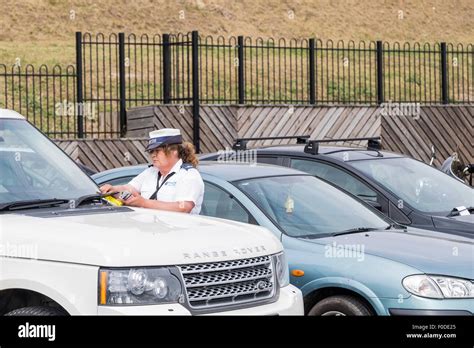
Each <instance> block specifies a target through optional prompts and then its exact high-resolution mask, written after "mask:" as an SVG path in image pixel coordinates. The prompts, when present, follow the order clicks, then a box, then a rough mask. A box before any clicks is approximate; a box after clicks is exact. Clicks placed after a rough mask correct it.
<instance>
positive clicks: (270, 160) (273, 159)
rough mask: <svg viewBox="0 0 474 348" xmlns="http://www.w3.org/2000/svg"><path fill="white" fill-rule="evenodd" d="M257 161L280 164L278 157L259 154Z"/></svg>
mask: <svg viewBox="0 0 474 348" xmlns="http://www.w3.org/2000/svg"><path fill="white" fill-rule="evenodd" d="M257 162H258V163H266V164H278V157H263V156H258V159H257Z"/></svg>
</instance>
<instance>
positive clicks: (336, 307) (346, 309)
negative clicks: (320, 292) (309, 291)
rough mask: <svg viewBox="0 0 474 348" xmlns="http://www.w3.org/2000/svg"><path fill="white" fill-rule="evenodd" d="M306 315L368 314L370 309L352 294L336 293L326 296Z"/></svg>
mask: <svg viewBox="0 0 474 348" xmlns="http://www.w3.org/2000/svg"><path fill="white" fill-rule="evenodd" d="M308 315H314V316H369V315H372V313H371V312H370V310H369V309H368V308H367V307H366V306H365V305H364V304H363V303H362V302H361V301H359V300H357V299H355V298H354V297H352V296H347V295H338V296H331V297H327V298H325V299H323V300H321V301H319V302H318V303H316V304H315V305H314V306H313V308H311V310H310V311H309V313H308Z"/></svg>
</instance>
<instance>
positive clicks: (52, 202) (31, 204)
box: [0, 198, 69, 211]
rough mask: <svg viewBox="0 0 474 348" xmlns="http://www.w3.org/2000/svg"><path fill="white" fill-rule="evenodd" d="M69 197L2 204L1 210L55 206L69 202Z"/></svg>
mask: <svg viewBox="0 0 474 348" xmlns="http://www.w3.org/2000/svg"><path fill="white" fill-rule="evenodd" d="M68 202H69V199H57V198H51V199H33V200H24V201H15V202H8V203H3V204H0V211H13V210H23V209H33V208H44V207H53V206H57V205H61V204H64V203H68Z"/></svg>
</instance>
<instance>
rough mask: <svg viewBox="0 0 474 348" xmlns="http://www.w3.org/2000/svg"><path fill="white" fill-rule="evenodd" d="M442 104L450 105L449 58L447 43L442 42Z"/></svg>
mask: <svg viewBox="0 0 474 348" xmlns="http://www.w3.org/2000/svg"><path fill="white" fill-rule="evenodd" d="M441 102H442V103H443V104H449V99H448V57H447V51H446V42H441Z"/></svg>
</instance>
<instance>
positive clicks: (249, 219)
mask: <svg viewBox="0 0 474 348" xmlns="http://www.w3.org/2000/svg"><path fill="white" fill-rule="evenodd" d="M145 168H146V166H133V167H125V168H119V169H113V170H109V171H105V172H102V173H98V174H96V175H94V176H93V179H94V180H95V181H96V182H97V183H98V184H99V185H102V184H105V183H110V184H115V185H120V184H125V183H127V182H128V181H130V180H131V179H132V178H133V177H134V176H136V175H137V174H139V173H140V172H141V171H143V170H144V169H145ZM199 170H200V172H201V174H202V177H203V179H204V182H205V195H204V202H203V205H202V212H201V213H202V214H203V215H208V216H213V217H218V218H223V219H230V220H234V221H238V222H244V223H250V224H257V225H261V226H264V227H266V228H268V229H269V230H271V231H272V232H273V233H274V234H275V235H276V236H278V238H280V240H281V241H282V243H283V245H284V247H285V250H286V255H287V257H288V263H289V272H290V279H291V283H292V284H294V285H296V286H297V287H299V288H300V289H301V290H302V292H303V295H304V299H305V309H306V313H307V314H309V315H472V314H473V313H474V259H473V258H474V248H473V247H474V245H473V242H472V240H471V239H470V238H466V237H463V236H457V235H450V234H446V233H442V232H433V231H429V230H422V229H416V228H411V227H408V228H407V227H405V226H402V225H398V224H396V223H394V222H393V220H390V219H389V218H387V217H386V216H385V215H383V214H382V213H381V212H379V211H378V210H377V209H375V208H373V207H372V206H371V205H370V204H368V203H366V202H364V201H363V200H360V199H358V198H357V197H355V196H351V195H350V194H347V193H345V192H343V191H342V190H340V189H338V188H336V187H335V186H333V185H331V184H329V183H327V182H325V181H323V180H320V179H317V178H316V177H314V176H311V175H309V174H306V173H303V172H300V171H297V170H294V169H290V168H284V167H279V166H272V165H264V164H258V165H248V164H225V163H216V162H202V163H201V164H200V167H199Z"/></svg>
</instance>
